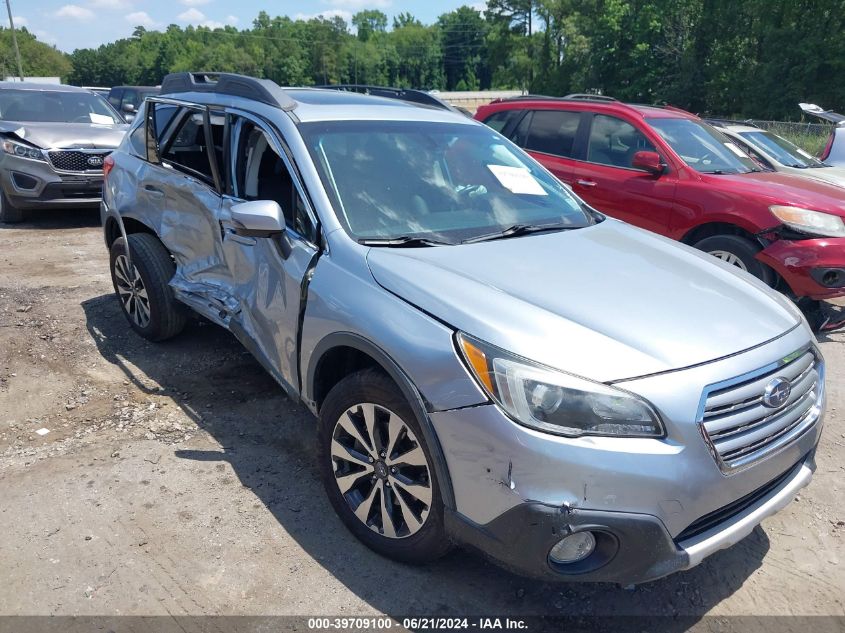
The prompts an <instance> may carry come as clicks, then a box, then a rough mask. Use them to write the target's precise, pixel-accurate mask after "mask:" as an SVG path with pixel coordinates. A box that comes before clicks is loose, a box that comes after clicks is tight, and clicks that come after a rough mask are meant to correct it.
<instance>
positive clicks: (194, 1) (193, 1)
mask: <svg viewBox="0 0 845 633" xmlns="http://www.w3.org/2000/svg"><path fill="white" fill-rule="evenodd" d="M209 2H211V0H179V3H180V4H184V5H185V6H186V7H201V6H202V5H204V4H208V3H209Z"/></svg>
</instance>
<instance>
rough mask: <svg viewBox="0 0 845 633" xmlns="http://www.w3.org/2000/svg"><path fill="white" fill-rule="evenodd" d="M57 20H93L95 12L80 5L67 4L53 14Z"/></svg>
mask: <svg viewBox="0 0 845 633" xmlns="http://www.w3.org/2000/svg"><path fill="white" fill-rule="evenodd" d="M53 16H54V17H57V18H71V19H72V20H91V19H93V17H94V12H93V11H91V9H86V8H85V7H80V6H79V5H78V4H66V5H64V6H63V7H62V8H60V9H59V10H58V11H56V12H55V13H54V14H53Z"/></svg>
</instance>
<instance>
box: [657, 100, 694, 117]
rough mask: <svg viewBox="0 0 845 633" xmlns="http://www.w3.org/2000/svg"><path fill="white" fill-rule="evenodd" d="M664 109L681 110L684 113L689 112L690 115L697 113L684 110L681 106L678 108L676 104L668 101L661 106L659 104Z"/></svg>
mask: <svg viewBox="0 0 845 633" xmlns="http://www.w3.org/2000/svg"><path fill="white" fill-rule="evenodd" d="M659 107H661V108H663V109H664V110H671V111H672V112H683V113H684V114H690V115H692V116H698V115H697V114H693V113H692V112H690V111H689V110H684V109H683V108H679V107H678V106H673V105H672V104H670V103H664V104H663V105H662V106H659Z"/></svg>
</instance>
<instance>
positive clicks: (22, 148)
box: [3, 139, 47, 163]
mask: <svg viewBox="0 0 845 633" xmlns="http://www.w3.org/2000/svg"><path fill="white" fill-rule="evenodd" d="M3 151H4V152H6V153H7V154H11V155H12V156H17V157H18V158H29V159H30V160H40V161H41V162H44V163H46V162H47V159H45V158H44V154H43V153H42V152H41V150H40V149H36V148H35V147H31V146H29V145H24V144H23V143H17V142H15V141H11V140H9V139H3Z"/></svg>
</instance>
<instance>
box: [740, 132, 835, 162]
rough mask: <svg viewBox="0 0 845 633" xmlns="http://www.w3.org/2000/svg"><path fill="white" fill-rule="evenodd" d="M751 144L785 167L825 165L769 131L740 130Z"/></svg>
mask: <svg viewBox="0 0 845 633" xmlns="http://www.w3.org/2000/svg"><path fill="white" fill-rule="evenodd" d="M739 135H740V136H741V137H743V138H744V139H746V140H747V141H748V142H749V143H750V144H751V145H752V146H756V147H759V148H760V149H761V150H763V151H764V152H766V153H767V154H769V155H770V156H771V157H772V158H774V159H775V160H776V161H777V162H779V163H780V164H781V165H786V166H787V167H801V168H804V167H827V165H825V164H824V163H823V162H822V161H820V160H819V159H818V158H814V157H813V156H812V155H811V154H810V153H808V152H805V151H804V150H803V149H801V148H800V147H798V146H797V145H793V144H792V143H790V142H789V141H787V140H786V139H785V138H781V137H780V136H778V135H777V134H772V133H771V132H764V131H762V130H761V131H759V132H740V133H739Z"/></svg>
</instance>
